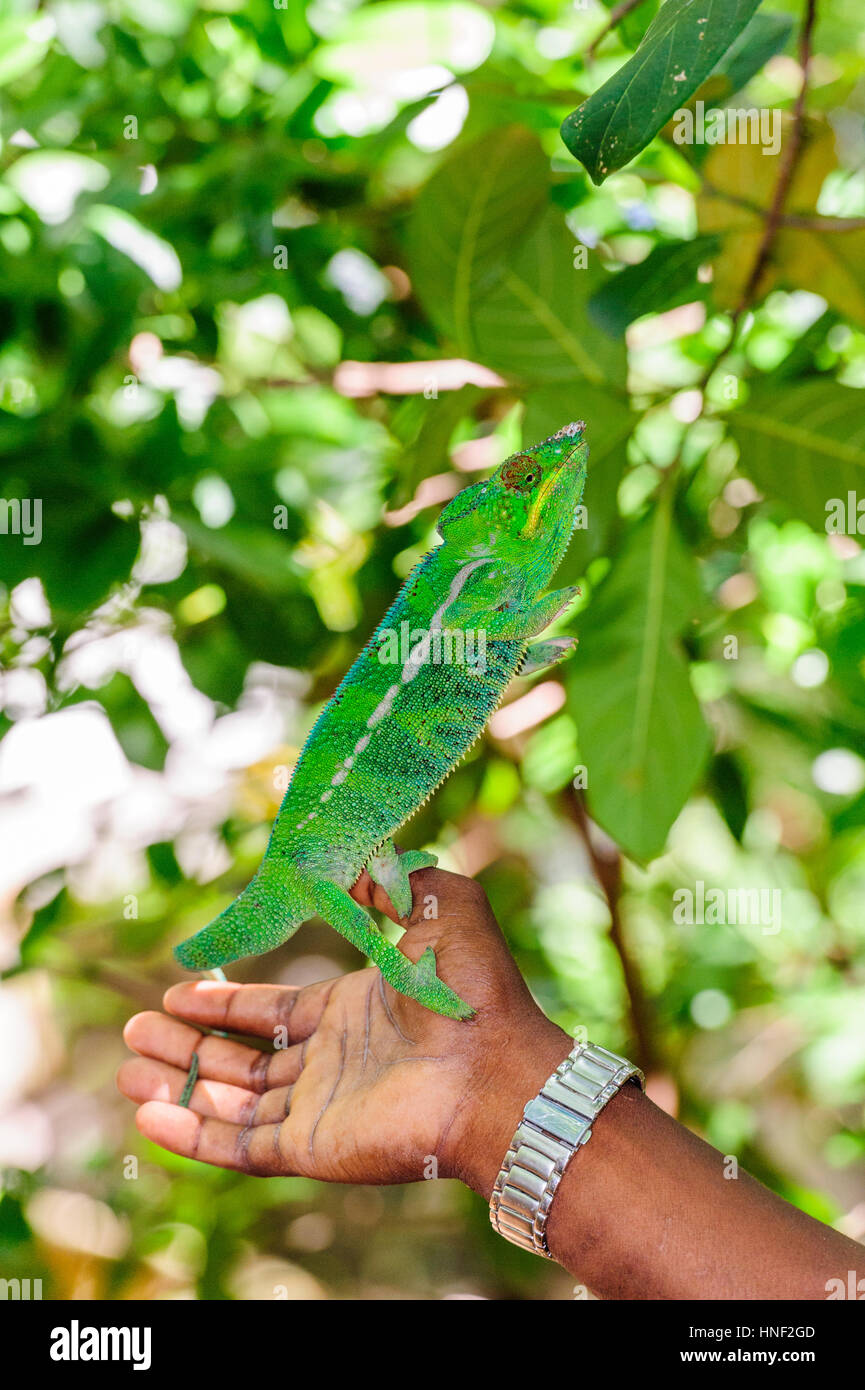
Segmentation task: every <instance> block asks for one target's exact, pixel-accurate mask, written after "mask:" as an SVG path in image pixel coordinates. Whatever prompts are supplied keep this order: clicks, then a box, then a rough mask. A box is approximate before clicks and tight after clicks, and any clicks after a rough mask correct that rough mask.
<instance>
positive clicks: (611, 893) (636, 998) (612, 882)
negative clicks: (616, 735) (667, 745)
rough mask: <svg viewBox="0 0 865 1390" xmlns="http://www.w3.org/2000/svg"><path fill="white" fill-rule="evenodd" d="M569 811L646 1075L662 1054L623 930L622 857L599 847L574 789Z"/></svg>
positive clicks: (566, 794)
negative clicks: (599, 901)
mask: <svg viewBox="0 0 865 1390" xmlns="http://www.w3.org/2000/svg"><path fill="white" fill-rule="evenodd" d="M562 800H563V802H564V806H565V809H566V811H567V813H568V815H569V817H570V819H571V820H572V821H573V822H574V824H575V825H576V827H577V829H578V830H579V832H580V836H581V838H582V840H583V843H584V844H585V846H586V850H587V852H588V856H589V861H590V863H591V865H592V870H593V872H594V875H595V878H596V879H597V881H598V884H599V885H600V887H601V890H602V892H603V894H604V897H605V898H606V900H607V907H608V908H609V911H610V941H611V942H612V943H613V946H614V948H615V950H616V954H617V955H618V957H619V961H620V963H621V966H622V976H623V978H624V982H625V991H626V993H627V996H628V1005H629V1011H630V1015H631V1023H632V1027H633V1031H634V1039H635V1041H636V1047H635V1049H634V1060H635V1061H636V1063H637V1066H638V1067H640V1068H641V1069H642V1070H643V1071H644V1072H646V1073H649V1072H654V1071H658V1070H659V1058H658V1051H657V1048H656V1047H655V1041H654V1036H653V1033H652V1026H651V1010H650V1008H649V1002H648V1000H647V998H646V993H645V990H644V989H643V982H642V980H641V979H640V972H639V969H638V968H637V965H636V963H635V961H634V960H633V959H632V957H631V955H630V952H629V950H628V946H627V942H626V941H625V937H624V933H623V931H622V918H621V913H620V911H619V902H620V899H621V895H622V856H621V854H620V853H619V850H618V849H617V847H616V846H615V845H613V844H610V845H609V846H608V845H606V844H599V843H598V840H597V838H596V836H595V835H594V834H593V832H592V824H591V821H590V820H589V816H588V813H587V811H586V806H585V802H584V800H583V797H582V796H580V795H579V794H578V793H577V791H576V790H575V789H574V787H572V786H568V787H566V788H565V790H564V791H563V793H562Z"/></svg>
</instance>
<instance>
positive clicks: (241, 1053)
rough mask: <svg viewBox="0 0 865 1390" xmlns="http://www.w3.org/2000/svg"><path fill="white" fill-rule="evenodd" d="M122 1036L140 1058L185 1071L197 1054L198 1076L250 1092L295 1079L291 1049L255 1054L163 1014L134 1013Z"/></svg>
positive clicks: (293, 1058) (246, 1048)
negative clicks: (284, 1059) (146, 1058)
mask: <svg viewBox="0 0 865 1390" xmlns="http://www.w3.org/2000/svg"><path fill="white" fill-rule="evenodd" d="M123 1037H124V1040H125V1042H126V1045H127V1046H128V1047H130V1048H131V1049H132V1051H133V1052H137V1053H138V1054H139V1055H140V1056H142V1057H152V1058H154V1059H155V1060H156V1061H160V1062H168V1063H169V1064H170V1065H171V1066H174V1067H180V1068H182V1070H183V1071H185V1072H186V1071H188V1070H189V1068H190V1066H191V1064H192V1054H193V1052H197V1053H198V1072H199V1075H200V1076H201V1077H203V1078H205V1079H209V1080H214V1081H223V1082H226V1083H227V1084H229V1085H232V1086H242V1087H244V1088H245V1089H246V1090H249V1091H257V1092H261V1091H266V1090H267V1088H268V1086H271V1085H274V1086H277V1085H285V1084H287V1083H288V1082H289V1081H290V1080H293V1079H296V1077H294V1076H293V1068H294V1066H295V1065H296V1060H295V1057H294V1053H293V1051H292V1049H291V1048H285V1049H283V1051H282V1052H281V1053H269V1052H258V1051H257V1050H256V1049H255V1048H254V1047H246V1046H245V1045H244V1044H243V1043H238V1042H232V1040H231V1039H230V1038H214V1037H208V1036H206V1035H204V1034H202V1033H200V1032H199V1031H198V1030H197V1029H196V1028H190V1027H189V1026H188V1025H187V1024H185V1023H181V1022H180V1020H179V1019H176V1018H168V1017H166V1015H165V1014H158V1013H154V1012H147V1013H143V1014H136V1015H135V1017H134V1018H131V1019H130V1020H129V1022H128V1023H127V1025H126V1027H125V1028H124V1030H123ZM287 1052H292V1057H291V1058H290V1059H289V1061H288V1063H286V1062H285V1061H283V1060H282V1058H283V1057H284V1056H285V1053H287ZM277 1058H279V1061H278V1063H277V1062H276V1059H277ZM275 1063H276V1064H275ZM274 1064H275V1065H274ZM271 1067H273V1074H272V1076H271Z"/></svg>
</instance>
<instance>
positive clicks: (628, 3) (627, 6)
mask: <svg viewBox="0 0 865 1390" xmlns="http://www.w3.org/2000/svg"><path fill="white" fill-rule="evenodd" d="M642 3H643V0H620V3H619V4H618V5H614V6H613V8H612V9H611V10H610V17H609V19H608V20H607V22H606V24H605V25H604V27H603V29H602V30H601V32H600V34H597V35H596V36H595V38H593V39H592V42H591V43H590V44H589V46H588V48H587V49H586V57H587V58H588V59H590V60H591V59H592V58H594V56H595V50H596V49H597V48H598V47H599V46H600V44H601V43H602V42H603V40H604V39H605V38H606V37H607V35H608V34H609V33H610V32H611V30H613V29H615V27H616V25H617V24H619V23H621V21H622V20H623V19H626V18H627V16H628V15H629V14H630V13H631V10H635V9H636V8H637V6H638V5H642Z"/></svg>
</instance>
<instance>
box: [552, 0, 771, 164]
mask: <svg viewBox="0 0 865 1390" xmlns="http://www.w3.org/2000/svg"><path fill="white" fill-rule="evenodd" d="M759 3H760V0H666V4H665V5H663V6H662V8H661V11H660V13H659V15H658V17H657V19H656V20H655V21H654V23H652V24H651V25H650V26H649V29H648V30H647V32H646V36H645V38H644V39H643V42H642V43H641V44H640V47H639V48H638V49H637V51H636V53H635V54H634V56H633V58H630V59H629V60H628V62H627V63H625V64H624V66H623V67H621V68H619V70H618V72H616V73H614V74H613V76H612V77H611V78H610V79H609V81H608V82H605V83H604V85H603V87H600V88H599V89H598V91H597V92H593V94H592V95H591V96H590V97H589V99H588V101H584V102H583V104H582V106H578V107H577V109H576V111H572V112H571V114H570V116H568V117H567V118H566V119H565V121H564V123H563V125H562V139H563V140H564V142H565V144H566V145H567V147H568V149H569V150H570V151H571V154H573V155H576V157H577V159H579V160H580V161H581V163H583V164H584V165H585V166H586V168H587V169H588V171H589V174H590V175H591V177H592V179H593V181H594V182H595V183H603V181H604V179H605V178H606V177H607V175H608V174H611V173H613V171H614V170H616V169H621V168H622V166H623V165H624V164H627V163H628V162H629V161H630V160H631V159H633V158H634V156H635V155H638V154H639V153H640V150H642V149H644V148H645V146H646V145H648V143H649V141H650V140H651V139H652V137H653V136H655V135H657V133H658V131H659V130H661V128H662V127H663V126H664V125H665V124H666V122H667V121H668V120H669V119H670V117H671V116H672V114H673V112H674V111H676V110H677V109H678V108H679V107H680V106H683V105H684V104H685V102H686V101H687V100H688V97H689V96H690V95H691V93H692V92H694V91H696V89H697V88H698V87H699V85H700V83H701V82H702V81H703V80H704V79H705V78H706V77H708V76H709V73H710V72H711V71H712V69H713V68H714V67H715V65H716V63H717V62H718V60H719V59H720V58H721V57H722V56H723V54H724V53H725V52H726V51H727V49H728V48H729V47H730V44H731V43H732V42H733V40H734V39H735V38H736V36H737V35H738V34H740V33H741V31H742V30H743V29H744V28H745V25H746V24H747V23H748V21H749V19H750V18H751V16H752V15H753V14H754V13H755V11H756V9H757V6H758V5H759Z"/></svg>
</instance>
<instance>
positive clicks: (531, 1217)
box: [490, 1043, 645, 1259]
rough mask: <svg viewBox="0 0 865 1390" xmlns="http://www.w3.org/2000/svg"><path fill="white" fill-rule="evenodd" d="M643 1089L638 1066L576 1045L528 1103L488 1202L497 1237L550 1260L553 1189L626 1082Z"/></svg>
mask: <svg viewBox="0 0 865 1390" xmlns="http://www.w3.org/2000/svg"><path fill="white" fill-rule="evenodd" d="M628 1081H633V1082H635V1083H636V1084H637V1085H638V1086H640V1087H641V1088H642V1087H644V1084H645V1077H644V1076H643V1073H642V1072H641V1071H640V1069H639V1067H635V1066H633V1065H632V1064H631V1063H630V1062H629V1061H627V1059H626V1058H624V1057H619V1056H617V1055H616V1053H615V1052H608V1051H607V1049H606V1048H605V1047H598V1045H597V1043H578V1044H577V1046H576V1047H575V1048H574V1050H573V1052H572V1053H571V1054H570V1056H568V1057H566V1058H565V1060H564V1062H562V1063H561V1065H560V1066H558V1067H557V1068H556V1070H555V1071H554V1072H553V1074H552V1076H551V1077H550V1078H549V1080H548V1081H545V1082H544V1084H543V1086H542V1087H541V1089H540V1091H539V1092H538V1094H537V1095H536V1096H535V1098H534V1100H530V1101H529V1103H528V1105H527V1106H526V1108H525V1110H524V1111H523V1118H522V1120H521V1121H520V1124H519V1126H518V1127H517V1132H516V1134H515V1135H514V1137H513V1139H512V1140H511V1146H510V1148H509V1149H508V1151H507V1153H506V1154H505V1159H504V1163H503V1164H502V1167H501V1171H500V1173H499V1175H498V1177H497V1178H496V1181H495V1185H494V1187H493V1191H492V1196H491V1197H490V1221H491V1222H492V1224H493V1226H494V1228H495V1229H496V1230H497V1231H498V1233H499V1235H501V1236H504V1237H505V1239H506V1240H510V1241H512V1242H513V1244H514V1245H519V1246H521V1247H522V1249H523V1250H533V1251H534V1252H535V1254H537V1255H545V1256H546V1258H547V1259H552V1255H551V1253H550V1249H549V1246H548V1245H547V1237H546V1226H547V1217H548V1216H549V1213H550V1207H551V1206H552V1203H553V1198H554V1197H555V1195H556V1188H557V1187H558V1185H559V1183H560V1182H561V1180H562V1174H563V1173H564V1171H565V1168H566V1167H567V1165H568V1163H569V1162H570V1160H571V1159H572V1158H573V1156H574V1154H575V1153H576V1151H577V1149H578V1148H580V1146H581V1145H582V1144H585V1143H586V1142H587V1141H588V1140H589V1139H591V1137H592V1124H593V1122H594V1121H595V1119H596V1118H597V1116H598V1115H599V1114H600V1112H601V1111H602V1110H603V1108H604V1106H605V1105H606V1104H607V1103H608V1101H611V1100H612V1099H613V1096H614V1095H615V1094H616V1093H617V1091H619V1090H620V1089H621V1088H622V1086H624V1085H625V1083H626V1082H628Z"/></svg>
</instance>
